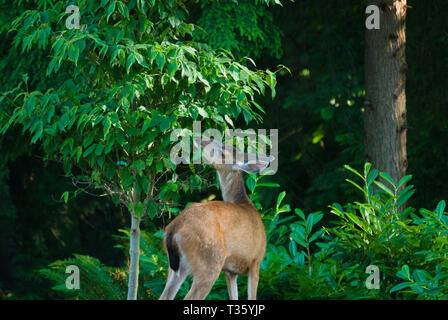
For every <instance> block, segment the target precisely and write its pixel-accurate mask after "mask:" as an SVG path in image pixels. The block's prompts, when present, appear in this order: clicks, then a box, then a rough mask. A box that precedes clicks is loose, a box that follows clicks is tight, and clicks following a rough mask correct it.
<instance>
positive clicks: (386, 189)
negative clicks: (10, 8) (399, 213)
mask: <svg viewBox="0 0 448 320" xmlns="http://www.w3.org/2000/svg"><path fill="white" fill-rule="evenodd" d="M374 183H375V184H376V185H377V186H378V187H380V188H381V190H383V191H384V192H386V193H387V194H388V195H390V196H391V197H395V194H394V193H393V191H392V190H390V189H389V188H388V187H386V186H385V185H384V184H383V183H382V182H379V181H374Z"/></svg>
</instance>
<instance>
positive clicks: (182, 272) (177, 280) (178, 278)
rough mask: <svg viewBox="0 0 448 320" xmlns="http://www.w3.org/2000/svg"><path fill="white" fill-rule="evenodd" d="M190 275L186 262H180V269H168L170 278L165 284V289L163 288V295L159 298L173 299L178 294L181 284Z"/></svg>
mask: <svg viewBox="0 0 448 320" xmlns="http://www.w3.org/2000/svg"><path fill="white" fill-rule="evenodd" d="M187 275H188V267H187V266H186V265H185V264H182V263H181V264H180V265H179V269H178V270H177V271H174V270H173V269H171V268H169V270H168V280H167V282H166V285H165V289H164V290H163V293H162V295H161V296H160V299H159V300H173V299H174V297H175V296H176V294H177V292H178V291H179V289H180V286H181V285H182V283H183V282H184V281H185V278H186V277H187Z"/></svg>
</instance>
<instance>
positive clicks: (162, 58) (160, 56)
mask: <svg viewBox="0 0 448 320" xmlns="http://www.w3.org/2000/svg"><path fill="white" fill-rule="evenodd" d="M156 63H157V65H158V66H159V70H160V71H162V70H163V67H164V66H165V56H164V55H163V54H162V53H160V52H158V53H157V57H156Z"/></svg>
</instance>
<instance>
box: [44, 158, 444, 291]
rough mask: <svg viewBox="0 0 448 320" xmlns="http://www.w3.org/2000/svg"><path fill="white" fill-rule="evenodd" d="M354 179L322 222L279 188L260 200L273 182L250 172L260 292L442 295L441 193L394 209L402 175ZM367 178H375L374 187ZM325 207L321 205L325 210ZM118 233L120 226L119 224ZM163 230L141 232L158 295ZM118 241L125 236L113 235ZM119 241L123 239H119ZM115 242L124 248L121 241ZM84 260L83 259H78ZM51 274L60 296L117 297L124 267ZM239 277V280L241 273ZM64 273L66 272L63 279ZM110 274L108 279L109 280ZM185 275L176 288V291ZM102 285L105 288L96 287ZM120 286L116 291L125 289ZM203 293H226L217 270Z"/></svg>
mask: <svg viewBox="0 0 448 320" xmlns="http://www.w3.org/2000/svg"><path fill="white" fill-rule="evenodd" d="M347 168H348V169H349V170H350V171H352V172H353V173H354V174H356V176H355V177H356V178H357V180H360V181H356V182H355V181H353V180H351V179H347V181H349V182H350V183H352V184H353V185H354V186H355V187H356V188H357V189H358V190H359V191H360V195H361V197H360V200H359V201H355V202H353V203H348V204H346V205H344V206H341V205H340V204H338V203H334V204H333V205H331V206H330V209H329V210H327V212H328V211H331V213H333V214H334V215H336V216H337V217H338V219H337V220H336V221H335V222H334V223H332V224H330V225H329V226H326V225H325V224H322V217H323V216H324V213H323V212H313V213H310V214H305V213H304V212H302V210H300V209H295V210H294V214H293V215H290V214H289V213H290V211H291V208H290V205H288V204H284V203H283V200H284V197H285V192H281V193H279V194H278V198H277V201H276V203H274V204H270V205H269V206H266V207H264V206H262V204H261V202H260V200H261V199H259V197H258V194H257V192H256V190H255V189H259V188H275V187H279V186H278V185H275V184H270V183H264V182H262V181H263V180H264V178H263V177H261V178H260V177H256V176H254V175H250V176H248V177H247V179H246V185H247V187H248V189H249V190H250V191H251V199H252V200H253V201H254V203H255V205H256V206H257V207H258V208H259V209H260V211H261V213H262V217H263V220H264V223H265V227H266V231H267V235H268V243H269V244H268V248H267V252H266V257H265V259H264V261H263V264H262V266H261V271H260V292H259V295H260V298H263V299H369V298H375V299H397V298H398V299H416V298H417V299H447V298H448V263H447V261H448V260H447V255H448V241H447V236H448V215H447V214H446V212H445V211H444V210H445V205H446V204H445V201H441V202H440V203H439V204H438V206H437V208H435V210H433V211H432V210H428V209H420V210H419V211H418V212H416V210H415V209H414V208H411V207H408V208H406V209H405V210H404V211H400V210H399V208H401V205H402V203H403V202H405V201H407V199H408V198H409V197H411V196H412V194H413V186H412V185H409V186H408V187H406V188H405V189H403V190H401V191H397V190H398V189H399V187H400V185H401V184H403V183H405V182H409V181H410V180H411V176H406V177H404V178H403V179H402V181H400V182H399V183H398V184H397V185H394V184H393V183H390V184H388V185H385V184H383V183H382V182H380V181H379V179H378V178H379V177H380V176H382V177H384V178H385V179H386V180H388V175H387V174H386V173H381V174H380V175H379V174H378V171H376V170H372V171H370V164H366V166H365V170H364V172H363V173H362V174H361V173H359V172H357V171H356V170H354V169H352V168H350V167H348V166H347ZM373 185H377V186H378V188H377V191H376V192H375V191H374V188H373ZM327 212H325V213H327ZM124 233H126V232H125V231H124ZM162 236H163V235H162V233H161V232H155V233H145V236H144V237H143V246H142V273H143V279H142V282H143V284H144V288H145V289H146V290H145V291H144V292H142V294H144V296H145V297H146V298H148V299H155V298H158V297H159V296H160V294H161V292H162V290H163V287H164V285H165V279H166V273H167V267H168V261H167V259H166V255H165V253H164V252H163V249H162V247H161V241H160V239H161V237H162ZM119 239H122V240H123V241H124V240H125V239H127V237H119ZM123 243H125V242H123ZM117 247H120V248H123V245H118V246H117ZM70 264H75V265H78V266H80V268H82V269H83V270H84V273H83V276H82V277H81V279H82V283H84V284H85V285H84V286H83V287H82V288H81V290H79V291H73V290H71V291H70V290H67V289H66V288H65V285H63V286H61V285H58V284H60V283H61V281H62V280H64V279H65V277H64V276H65V274H64V271H65V267H66V266H67V265H70ZM369 265H375V266H377V267H378V268H379V270H380V288H379V289H378V290H375V289H368V288H367V287H366V285H365V282H366V280H367V277H368V276H369V274H368V273H366V268H367V267H368V266H369ZM84 266H85V267H84ZM40 273H41V274H43V275H45V276H46V277H47V278H49V279H50V280H51V281H52V283H53V284H55V287H54V289H55V290H57V291H60V292H61V293H62V295H61V296H62V297H70V298H78V299H86V298H88V299H115V298H117V297H119V292H120V289H117V288H120V283H123V278H124V277H125V272H124V270H123V269H119V268H108V267H105V266H101V264H100V262H99V261H98V260H96V259H94V258H91V257H88V256H79V255H75V257H74V258H73V259H67V260H64V261H56V262H54V263H53V264H51V265H50V266H49V268H48V269H43V270H41V271H40ZM241 278H242V279H240V281H239V282H240V286H239V291H240V295H242V296H245V294H246V290H247V286H246V279H245V277H241ZM241 280H242V281H241ZM64 281H65V280H64ZM109 282H111V283H112V285H110V286H108V283H109ZM190 284H191V282H190V281H188V282H186V283H185V284H184V285H183V286H182V288H181V291H180V293H179V297H180V298H182V297H183V296H185V294H186V293H187V291H188V288H189V286H190ZM99 288H103V289H99ZM124 290H125V288H124V286H121V292H124ZM208 298H209V299H227V288H226V286H225V280H224V278H223V277H221V278H220V279H219V280H218V282H217V283H216V284H215V286H214V287H213V289H212V292H211V294H210V296H209V297H208Z"/></svg>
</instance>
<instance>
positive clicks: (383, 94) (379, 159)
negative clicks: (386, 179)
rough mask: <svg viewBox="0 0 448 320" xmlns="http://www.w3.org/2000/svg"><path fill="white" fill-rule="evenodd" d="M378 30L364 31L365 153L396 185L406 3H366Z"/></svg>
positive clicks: (400, 164) (402, 133)
mask: <svg viewBox="0 0 448 320" xmlns="http://www.w3.org/2000/svg"><path fill="white" fill-rule="evenodd" d="M367 5H376V6H377V7H378V8H379V9H380V29H378V30H377V29H372V30H368V29H366V34H365V40H366V42H365V81H366V100H365V112H364V152H365V158H366V161H368V162H371V163H372V165H373V167H376V168H377V169H378V170H380V171H384V172H387V173H388V174H389V175H390V176H391V177H392V178H393V179H394V181H395V183H397V182H398V181H399V179H400V178H401V177H403V176H404V175H405V174H406V168H407V156H406V129H407V127H406V92H405V85H406V70H407V65H406V55H405V52H406V51H405V46H406V0H368V1H367Z"/></svg>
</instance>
